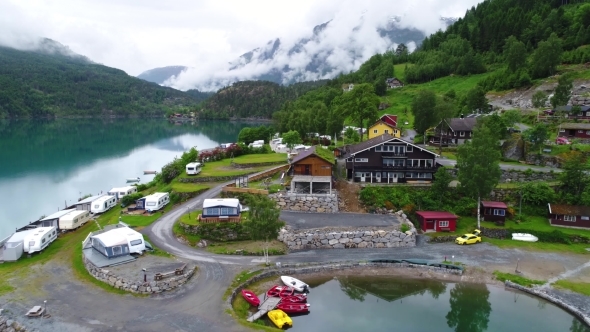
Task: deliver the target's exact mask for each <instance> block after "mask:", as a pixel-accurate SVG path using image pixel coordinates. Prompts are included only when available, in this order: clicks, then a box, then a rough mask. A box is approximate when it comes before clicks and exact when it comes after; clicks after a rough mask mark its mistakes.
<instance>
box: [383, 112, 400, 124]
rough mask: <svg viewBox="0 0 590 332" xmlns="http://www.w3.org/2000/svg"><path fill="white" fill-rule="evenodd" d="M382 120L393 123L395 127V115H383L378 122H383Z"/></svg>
mask: <svg viewBox="0 0 590 332" xmlns="http://www.w3.org/2000/svg"><path fill="white" fill-rule="evenodd" d="M383 118H386V119H388V120H390V121H393V122H394V123H395V125H396V126H397V115H392V114H383V115H382V116H381V118H380V120H383Z"/></svg>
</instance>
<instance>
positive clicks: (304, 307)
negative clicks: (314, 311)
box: [277, 302, 311, 314]
mask: <svg viewBox="0 0 590 332" xmlns="http://www.w3.org/2000/svg"><path fill="white" fill-rule="evenodd" d="M310 306H311V304H309V303H284V302H281V303H279V304H278V305H277V309H281V310H283V311H284V312H286V313H288V314H305V313H308V312H309V307H310Z"/></svg>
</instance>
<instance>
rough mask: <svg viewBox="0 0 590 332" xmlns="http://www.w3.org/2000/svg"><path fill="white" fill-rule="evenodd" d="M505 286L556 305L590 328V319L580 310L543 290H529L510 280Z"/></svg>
mask: <svg viewBox="0 0 590 332" xmlns="http://www.w3.org/2000/svg"><path fill="white" fill-rule="evenodd" d="M504 285H505V286H506V287H509V288H514V289H518V290H520V291H523V292H525V293H528V294H531V295H535V296H538V297H540V298H542V299H544V300H547V301H549V302H551V303H553V304H555V305H556V306H558V307H560V308H562V309H564V310H566V311H568V312H569V313H571V314H572V315H574V316H576V317H578V318H579V319H580V320H581V321H582V322H584V324H586V325H587V326H590V317H588V316H586V315H585V314H584V312H583V311H582V310H581V309H580V308H578V307H575V306H573V305H570V304H569V303H566V302H565V301H562V300H561V299H558V298H556V297H554V296H551V295H549V294H547V293H546V292H544V291H543V289H542V288H528V287H524V286H521V285H518V284H515V283H513V282H511V281H510V280H506V282H505V283H504Z"/></svg>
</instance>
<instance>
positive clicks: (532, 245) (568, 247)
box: [482, 237, 590, 255]
mask: <svg viewBox="0 0 590 332" xmlns="http://www.w3.org/2000/svg"><path fill="white" fill-rule="evenodd" d="M482 241H483V242H487V243H490V244H493V245H495V246H497V247H498V248H503V249H510V248H518V249H527V250H531V251H546V252H555V253H574V254H585V255H587V254H588V251H587V250H586V248H588V247H590V246H589V245H587V244H579V243H573V244H561V243H547V242H525V241H514V240H512V239H506V240H499V239H490V238H486V237H484V238H482Z"/></svg>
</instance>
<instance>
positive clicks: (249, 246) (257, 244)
mask: <svg viewBox="0 0 590 332" xmlns="http://www.w3.org/2000/svg"><path fill="white" fill-rule="evenodd" d="M263 243H264V242H263V241H231V242H212V243H210V244H209V246H207V251H208V252H211V253H214V254H226V255H227V254H235V253H236V252H238V251H243V252H244V253H247V254H253V255H262V245H263ZM285 252H287V246H285V244H284V243H282V242H279V241H276V240H273V241H270V245H269V248H268V253H269V254H270V255H277V254H278V255H283V254H284V253H285Z"/></svg>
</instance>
